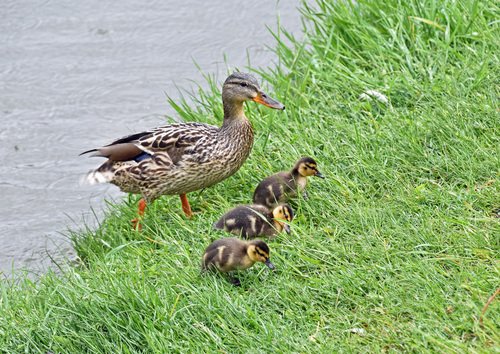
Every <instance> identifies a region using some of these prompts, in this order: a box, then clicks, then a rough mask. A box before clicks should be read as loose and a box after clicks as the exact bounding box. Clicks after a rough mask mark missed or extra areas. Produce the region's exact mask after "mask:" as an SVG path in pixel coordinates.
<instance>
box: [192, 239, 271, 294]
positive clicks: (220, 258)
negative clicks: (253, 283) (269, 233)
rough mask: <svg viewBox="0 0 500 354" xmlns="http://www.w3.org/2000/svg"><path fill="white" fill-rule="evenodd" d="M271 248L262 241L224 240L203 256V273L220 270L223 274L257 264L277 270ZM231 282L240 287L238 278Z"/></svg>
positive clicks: (231, 278) (232, 278)
mask: <svg viewBox="0 0 500 354" xmlns="http://www.w3.org/2000/svg"><path fill="white" fill-rule="evenodd" d="M269 254H270V251H269V246H268V245H267V244H266V243H265V242H264V241H261V240H252V241H242V240H239V239H237V238H232V237H231V238H222V239H219V240H216V241H214V242H212V243H211V244H210V246H208V247H207V249H206V250H205V253H204V254H203V261H202V263H201V269H202V271H206V270H211V269H214V270H218V271H220V272H222V273H228V272H232V271H234V270H243V269H247V268H250V267H251V266H253V265H254V264H255V263H256V262H262V263H264V264H265V265H266V266H268V267H269V268H270V269H275V266H274V264H272V263H271V261H270V260H269ZM229 279H230V281H231V282H232V283H233V284H234V285H236V286H239V285H240V281H239V280H238V279H237V278H234V277H231V276H230V277H229Z"/></svg>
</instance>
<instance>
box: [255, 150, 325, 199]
mask: <svg viewBox="0 0 500 354" xmlns="http://www.w3.org/2000/svg"><path fill="white" fill-rule="evenodd" d="M310 176H316V177H320V178H325V177H324V176H323V175H322V174H321V173H320V172H319V170H318V165H317V163H316V161H314V159H312V158H310V157H303V158H301V159H300V160H298V161H297V162H296V163H295V166H294V167H293V168H292V170H291V171H289V172H286V171H282V172H278V173H276V174H274V175H272V176H269V177H267V178H265V179H263V180H262V181H261V182H260V183H259V185H258V186H257V188H256V189H255V192H254V194H253V202H254V203H255V204H260V205H264V206H266V207H268V208H272V207H274V206H275V205H277V204H279V203H286V202H287V201H288V200H289V199H290V198H293V197H295V196H296V195H297V193H299V192H303V193H304V198H307V194H306V192H305V187H306V185H307V177H310Z"/></svg>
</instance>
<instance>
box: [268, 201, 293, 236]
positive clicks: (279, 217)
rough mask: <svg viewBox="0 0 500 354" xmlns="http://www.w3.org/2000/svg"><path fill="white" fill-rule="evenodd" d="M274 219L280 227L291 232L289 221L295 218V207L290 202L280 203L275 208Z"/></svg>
mask: <svg viewBox="0 0 500 354" xmlns="http://www.w3.org/2000/svg"><path fill="white" fill-rule="evenodd" d="M273 219H274V222H275V223H276V224H277V225H276V226H278V227H279V228H280V229H282V230H285V232H286V233H287V234H289V233H290V231H291V230H290V225H289V223H290V222H292V220H293V209H292V208H291V207H290V206H289V205H288V204H280V205H278V206H277V207H275V208H274V209H273Z"/></svg>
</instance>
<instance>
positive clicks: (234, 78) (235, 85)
mask: <svg viewBox="0 0 500 354" xmlns="http://www.w3.org/2000/svg"><path fill="white" fill-rule="evenodd" d="M222 101H223V102H224V104H225V105H231V104H232V105H235V104H240V105H241V104H242V103H243V102H244V101H255V102H257V103H260V104H263V105H264V106H267V107H270V108H274V109H281V110H283V109H285V106H284V105H283V104H281V103H280V102H278V101H276V100H275V99H273V98H271V97H269V96H268V95H267V94H265V93H264V91H262V90H261V89H260V86H259V83H258V81H257V79H256V78H255V77H253V76H252V75H250V74H246V73H240V72H235V73H234V74H232V75H230V76H229V77H228V78H227V79H226V81H225V82H224V85H223V86H222Z"/></svg>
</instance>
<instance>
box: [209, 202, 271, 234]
mask: <svg viewBox="0 0 500 354" xmlns="http://www.w3.org/2000/svg"><path fill="white" fill-rule="evenodd" d="M214 228H216V229H219V230H225V231H227V232H230V233H232V234H234V235H237V236H241V237H243V238H252V237H256V236H273V235H274V234H275V233H276V232H275V230H274V228H273V226H272V214H271V212H270V211H269V209H267V208H266V207H265V206H263V205H240V206H237V207H235V208H233V209H231V210H229V211H228V212H227V213H226V214H224V215H223V216H222V217H221V218H220V219H219V220H218V221H217V222H215V223H214Z"/></svg>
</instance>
